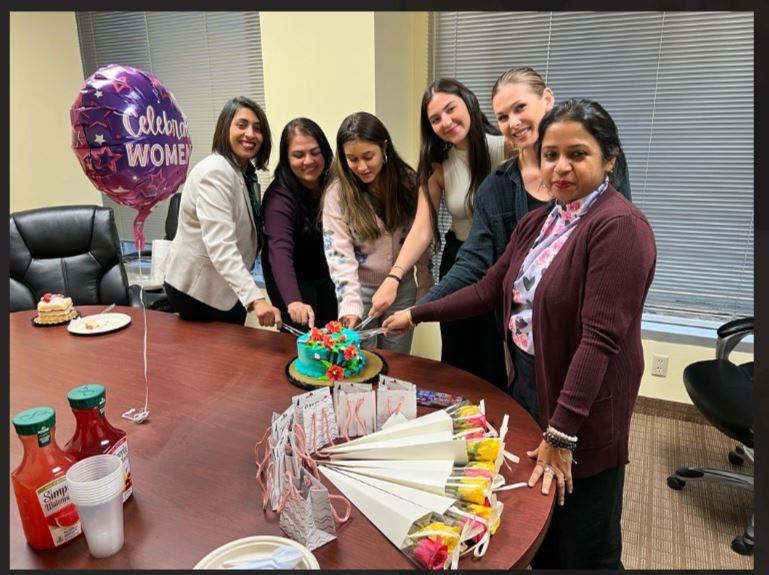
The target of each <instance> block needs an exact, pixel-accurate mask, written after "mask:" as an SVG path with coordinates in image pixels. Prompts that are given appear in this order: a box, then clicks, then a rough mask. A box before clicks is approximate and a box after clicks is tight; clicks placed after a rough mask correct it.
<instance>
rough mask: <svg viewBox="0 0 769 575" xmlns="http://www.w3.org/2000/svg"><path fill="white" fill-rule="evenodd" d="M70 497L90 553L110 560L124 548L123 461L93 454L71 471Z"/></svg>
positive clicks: (76, 464) (69, 481) (112, 456)
mask: <svg viewBox="0 0 769 575" xmlns="http://www.w3.org/2000/svg"><path fill="white" fill-rule="evenodd" d="M67 487H68V489H69V498H70V499H71V500H72V502H73V503H74V504H75V507H77V512H78V514H79V515H80V524H81V527H82V528H83V533H84V534H85V540H86V543H87V544H88V551H90V553H91V555H92V556H93V557H96V558H101V557H109V556H110V555H114V554H115V553H117V552H118V551H120V549H121V547H123V462H122V460H121V459H120V458H119V457H118V456H117V455H93V456H91V457H86V458H85V459H82V460H81V461H78V462H77V463H75V464H74V465H73V466H72V467H70V468H69V470H68V471H67Z"/></svg>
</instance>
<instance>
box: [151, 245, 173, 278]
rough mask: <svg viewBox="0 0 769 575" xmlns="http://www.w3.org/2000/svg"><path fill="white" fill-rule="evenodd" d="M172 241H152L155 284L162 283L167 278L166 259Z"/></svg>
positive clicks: (152, 268) (152, 273)
mask: <svg viewBox="0 0 769 575" xmlns="http://www.w3.org/2000/svg"><path fill="white" fill-rule="evenodd" d="M169 247H171V242H170V240H152V264H151V270H152V271H151V275H152V280H153V281H155V282H162V281H163V280H164V279H165V277H166V259H167V258H168V248H169Z"/></svg>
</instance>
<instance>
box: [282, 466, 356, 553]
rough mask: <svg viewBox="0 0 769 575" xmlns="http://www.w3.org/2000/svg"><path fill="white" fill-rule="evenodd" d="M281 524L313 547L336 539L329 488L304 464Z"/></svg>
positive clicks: (285, 508)
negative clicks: (305, 467)
mask: <svg viewBox="0 0 769 575" xmlns="http://www.w3.org/2000/svg"><path fill="white" fill-rule="evenodd" d="M348 517H349V513H348ZM279 525H280V528H281V529H282V530H283V532H284V533H285V534H286V535H287V536H288V537H290V538H291V539H293V540H294V541H297V542H299V543H301V544H302V545H304V546H305V547H307V548H308V549H309V550H310V551H312V550H313V549H317V548H318V547H320V546H321V545H325V544H326V543H328V542H329V541H333V540H334V539H336V526H335V525H334V512H333V510H332V508H331V499H330V497H329V494H328V490H327V489H326V488H325V487H324V486H323V484H322V483H321V482H320V481H318V480H317V479H316V478H315V477H313V476H312V475H311V474H310V473H308V472H307V470H306V469H304V468H301V469H300V470H299V473H298V475H297V476H296V477H294V478H293V480H292V481H291V483H290V485H289V493H287V495H286V498H285V503H284V507H283V510H282V512H281V514H280V523H279Z"/></svg>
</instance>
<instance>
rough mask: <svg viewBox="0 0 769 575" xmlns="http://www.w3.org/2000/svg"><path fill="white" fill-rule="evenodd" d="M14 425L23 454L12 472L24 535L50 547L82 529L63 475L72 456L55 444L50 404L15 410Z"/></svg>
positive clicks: (31, 541) (38, 546)
mask: <svg viewBox="0 0 769 575" xmlns="http://www.w3.org/2000/svg"><path fill="white" fill-rule="evenodd" d="M13 426H14V427H15V428H16V433H18V434H19V439H20V440H21V443H22V445H23V446H24V457H23V458H22V460H21V463H20V464H19V466H18V467H17V468H16V469H14V471H13V473H11V482H12V483H13V492H14V494H15V495H16V504H17V505H18V506H19V515H20V516H21V525H22V527H23V528H24V536H25V537H26V538H27V541H28V542H29V544H30V545H31V546H32V547H34V548H35V549H53V548H54V547H58V546H59V545H63V544H64V543H66V542H68V541H71V540H72V539H74V538H75V537H77V536H78V535H80V533H81V528H80V517H79V516H78V514H77V509H76V508H75V504H74V503H72V502H71V501H70V500H69V492H68V489H67V478H66V474H67V470H68V469H69V468H70V467H71V466H72V464H73V463H75V458H74V457H72V456H71V455H68V454H66V453H64V452H63V451H62V450H61V449H59V446H58V445H56V433H55V430H56V412H55V411H54V410H53V409H51V408H50V407H33V408H31V409H27V410H25V411H22V412H19V413H17V414H16V415H15V416H14V418H13Z"/></svg>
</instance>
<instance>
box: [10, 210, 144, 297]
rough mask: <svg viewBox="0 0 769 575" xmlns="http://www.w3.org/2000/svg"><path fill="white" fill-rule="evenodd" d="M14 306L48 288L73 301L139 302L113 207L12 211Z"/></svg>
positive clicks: (11, 245)
mask: <svg viewBox="0 0 769 575" xmlns="http://www.w3.org/2000/svg"><path fill="white" fill-rule="evenodd" d="M9 267H10V311H12V312H13V311H19V310H27V309H36V307H37V302H38V301H39V300H40V298H41V297H42V295H43V294H44V293H46V292H51V293H62V294H65V295H67V296H69V297H71V298H72V301H73V303H74V304H75V305H89V304H96V305H109V304H112V303H115V304H118V305H133V306H140V305H141V301H140V299H139V295H138V291H137V290H133V289H129V286H128V277H127V276H126V272H125V268H124V267H123V261H122V259H121V254H120V241H119V240H118V234H117V226H116V225H115V216H114V214H113V212H112V209H111V208H103V207H99V206H59V207H50V208H40V209H34V210H26V211H21V212H16V213H12V214H10V265H9Z"/></svg>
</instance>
